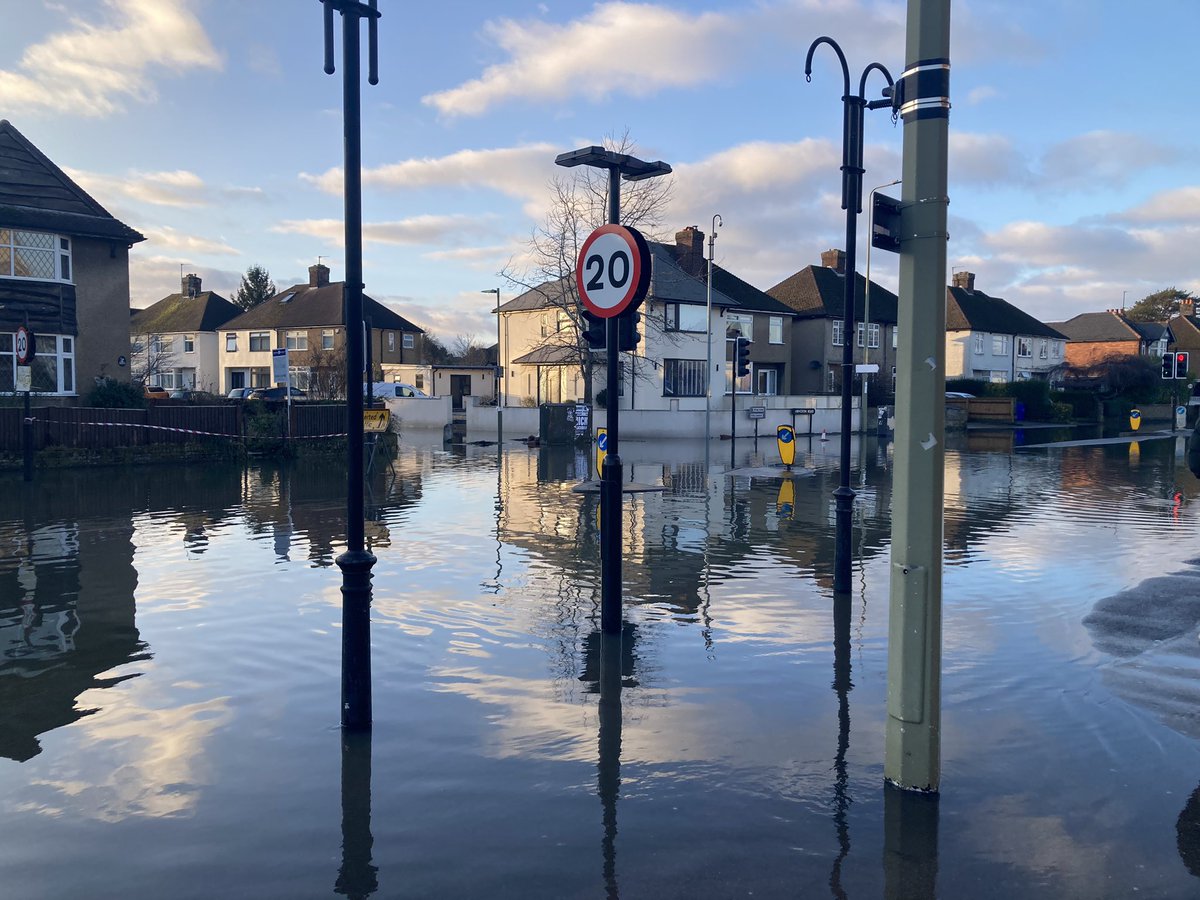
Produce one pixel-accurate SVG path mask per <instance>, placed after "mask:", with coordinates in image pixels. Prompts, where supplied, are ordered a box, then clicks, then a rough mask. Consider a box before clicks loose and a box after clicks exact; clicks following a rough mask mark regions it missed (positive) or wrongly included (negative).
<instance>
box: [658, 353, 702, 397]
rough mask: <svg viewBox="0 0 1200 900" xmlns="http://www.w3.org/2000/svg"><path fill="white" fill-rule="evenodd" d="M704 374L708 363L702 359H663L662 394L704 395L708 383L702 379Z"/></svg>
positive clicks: (681, 395)
mask: <svg viewBox="0 0 1200 900" xmlns="http://www.w3.org/2000/svg"><path fill="white" fill-rule="evenodd" d="M706 374H708V364H707V363H706V362H705V361H704V360H702V359H664V360H663V396H664V397H703V396H705V395H706V394H707V393H708V385H707V384H706V383H705V380H704V376H705V375H706ZM671 388H673V390H672V389H671Z"/></svg>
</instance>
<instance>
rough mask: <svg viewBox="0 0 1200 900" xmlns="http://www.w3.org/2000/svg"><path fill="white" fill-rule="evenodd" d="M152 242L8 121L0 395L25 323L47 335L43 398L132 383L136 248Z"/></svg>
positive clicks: (0, 251) (1, 136) (40, 386)
mask: <svg viewBox="0 0 1200 900" xmlns="http://www.w3.org/2000/svg"><path fill="white" fill-rule="evenodd" d="M143 240H145V238H144V237H142V235H141V234H139V233H138V232H136V231H134V230H133V229H132V228H130V227H129V226H128V225H125V224H122V223H121V222H119V221H117V220H116V219H114V218H113V217H112V216H111V215H110V214H109V213H108V211H107V210H105V209H104V207H102V206H101V205H100V204H99V203H97V202H96V201H95V200H93V199H92V198H91V197H90V196H88V194H87V193H86V192H85V191H84V190H83V188H81V187H80V186H79V185H77V184H76V183H75V182H74V181H72V180H71V179H70V178H68V177H67V175H66V174H65V173H64V172H63V171H62V169H60V168H59V167H58V166H56V165H55V164H54V163H52V162H51V161H50V160H49V159H48V158H47V157H46V156H45V154H43V153H42V152H41V151H40V150H38V148H37V147H35V146H34V145H33V144H32V143H30V142H29V140H28V139H27V138H26V137H25V136H24V135H23V134H21V132H19V131H17V129H16V128H14V127H13V126H12V125H11V124H10V123H9V122H8V121H6V120H3V119H0V393H6V392H11V391H12V390H14V387H15V379H16V354H15V352H14V346H15V344H14V340H15V333H16V330H17V328H18V327H19V326H21V325H27V326H28V327H30V328H31V329H32V330H33V332H34V333H35V335H36V336H37V358H36V359H35V360H34V361H33V366H32V369H33V371H32V376H33V390H34V391H35V392H36V393H39V394H41V395H43V396H59V397H64V398H67V397H76V396H78V395H79V394H83V393H86V392H87V391H88V389H90V387H91V386H92V383H93V380H94V379H95V378H98V377H100V376H107V377H110V378H116V379H120V380H128V379H129V365H128V363H129V248H130V247H132V246H133V245H134V244H136V243H138V242H139V241H143Z"/></svg>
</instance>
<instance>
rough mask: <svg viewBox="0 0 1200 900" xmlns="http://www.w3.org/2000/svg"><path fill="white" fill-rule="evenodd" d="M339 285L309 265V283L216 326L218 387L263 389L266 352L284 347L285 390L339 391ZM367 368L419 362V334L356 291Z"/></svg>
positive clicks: (267, 380) (342, 340) (342, 343)
mask: <svg viewBox="0 0 1200 900" xmlns="http://www.w3.org/2000/svg"><path fill="white" fill-rule="evenodd" d="M344 291H345V282H342V281H332V282H331V281H330V280H329V267H328V266H323V265H315V266H309V267H308V284H294V285H292V286H291V287H289V288H285V289H284V290H282V291H280V292H279V293H277V294H276V295H275V296H273V297H271V298H270V299H268V300H264V301H263V302H262V303H260V304H259V305H258V306H256V307H254V308H253V309H251V310H249V311H247V312H245V313H242V314H241V315H240V316H238V317H237V318H235V319H231V320H229V321H228V322H226V323H224V325H222V326H221V330H220V340H219V341H218V353H219V357H220V366H221V380H222V384H221V390H223V391H229V390H232V389H233V388H241V387H249V388H255V387H270V386H272V385H273V383H274V382H273V380H272V375H271V351H272V350H276V349H284V348H286V349H287V350H288V351H289V353H288V363H289V368H290V377H291V383H292V387H296V388H300V389H301V390H305V391H309V390H311V391H312V392H314V393H316V394H318V395H329V394H334V395H341V394H342V393H343V392H344V387H342V383H343V380H344V375H342V374H341V373H344V371H345V352H346V318H345V302H344V298H343V294H344ZM363 318H364V320H365V321H366V322H367V323H368V324H369V335H370V348H371V362H372V365H373V366H384V365H388V364H403V363H410V362H414V363H415V362H419V361H420V360H421V358H422V357H421V354H422V351H423V347H422V339H423V337H424V335H425V331H424V330H423V329H421V328H418V327H417V326H416V325H414V324H413V323H412V322H410V321H408V319H406V318H404V316H402V315H400V314H399V313H398V312H395V311H394V310H392V309H389V308H388V307H386V306H384V305H383V304H382V303H379V302H378V301H376V300H373V299H371V298H370V297H368V296H367V295H366V294H364V295H363Z"/></svg>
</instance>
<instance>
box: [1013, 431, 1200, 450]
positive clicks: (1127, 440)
mask: <svg viewBox="0 0 1200 900" xmlns="http://www.w3.org/2000/svg"><path fill="white" fill-rule="evenodd" d="M1189 433H1190V432H1189V431H1139V432H1137V433H1133V432H1128V433H1126V434H1122V435H1120V436H1119V437H1106V438H1088V439H1087V440H1081V441H1051V442H1050V443H1048V444H1022V445H1021V446H1020V447H1017V449H1018V450H1044V449H1046V448H1047V447H1100V446H1102V445H1104V444H1134V443H1137V442H1138V441H1165V440H1166V439H1167V438H1175V437H1187V436H1188V434H1189Z"/></svg>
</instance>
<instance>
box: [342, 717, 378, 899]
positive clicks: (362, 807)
mask: <svg viewBox="0 0 1200 900" xmlns="http://www.w3.org/2000/svg"><path fill="white" fill-rule="evenodd" d="M374 844H375V838H374V837H373V836H372V834H371V732H369V731H347V730H343V731H342V864H341V866H340V867H339V868H338V877H337V882H336V883H335V884H334V887H333V891H334V893H335V894H341V895H342V896H344V897H350V898H352V900H363V898H366V897H370V896H371V895H372V894H373V893H375V891H377V890H378V889H379V878H378V873H379V867H378V866H375V865H372V863H371V850H372V849H373V847H374Z"/></svg>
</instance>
